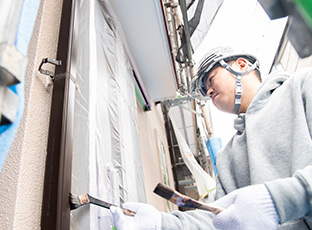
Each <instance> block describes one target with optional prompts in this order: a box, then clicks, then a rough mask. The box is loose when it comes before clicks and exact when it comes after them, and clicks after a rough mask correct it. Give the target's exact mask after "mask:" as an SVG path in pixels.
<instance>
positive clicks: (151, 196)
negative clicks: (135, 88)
mask: <svg viewBox="0 0 312 230" xmlns="http://www.w3.org/2000/svg"><path fill="white" fill-rule="evenodd" d="M138 122H139V134H140V141H141V150H142V160H143V171H144V180H145V181H144V182H145V190H146V198H147V203H148V204H151V205H153V206H154V207H156V208H157V209H158V210H159V211H168V210H167V205H166V204H167V202H166V200H165V199H163V198H161V197H160V196H158V195H157V194H155V193H153V190H154V188H155V187H156V185H157V184H158V183H159V182H162V183H164V181H163V179H162V175H161V167H160V153H159V150H158V143H157V136H156V135H157V134H156V133H158V134H159V139H160V140H161V141H162V142H163V144H164V146H165V153H166V154H165V155H166V163H167V169H168V174H169V182H170V185H171V186H170V187H171V188H174V181H173V175H172V169H171V168H172V167H171V162H170V156H169V149H168V143H167V137H166V130H165V125H164V119H163V114H162V111H161V106H160V104H158V105H157V106H155V104H153V106H152V110H151V111H149V112H143V110H142V108H141V107H139V106H138ZM174 209H177V207H176V206H175V207H174Z"/></svg>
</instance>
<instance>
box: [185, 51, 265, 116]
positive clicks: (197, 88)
mask: <svg viewBox="0 0 312 230" xmlns="http://www.w3.org/2000/svg"><path fill="white" fill-rule="evenodd" d="M240 57H241V58H244V59H246V60H247V61H248V62H249V63H250V66H249V68H248V69H247V70H246V71H243V72H237V71H235V70H233V69H232V67H231V66H230V65H228V64H227V62H228V61H231V60H236V59H237V58H240ZM218 66H222V67H223V68H226V69H227V70H228V71H230V72H231V73H233V74H234V75H235V76H236V90H235V106H234V111H233V113H235V114H237V113H238V109H239V106H240V104H241V95H242V89H243V88H242V83H241V77H242V76H243V75H245V74H248V73H250V72H251V71H253V70H254V69H256V68H259V61H258V59H257V58H255V57H254V56H253V55H250V54H246V53H234V51H233V50H232V49H231V48H230V47H227V46H224V47H217V48H215V49H212V50H210V51H209V52H208V53H207V54H206V55H205V57H204V58H203V59H202V61H201V62H200V66H199V68H198V71H197V73H196V75H195V77H194V78H193V79H192V80H191V83H190V94H191V95H192V96H194V97H198V96H201V97H204V98H205V99H208V98H209V97H208V96H207V91H208V89H207V85H206V82H207V78H208V75H209V73H210V71H211V70H213V69H214V68H216V67H218Z"/></svg>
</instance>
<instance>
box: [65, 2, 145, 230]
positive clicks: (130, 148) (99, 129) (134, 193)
mask: <svg viewBox="0 0 312 230" xmlns="http://www.w3.org/2000/svg"><path fill="white" fill-rule="evenodd" d="M119 28H120V27H119V24H118V21H117V20H116V18H115V16H114V13H113V11H112V10H111V8H110V5H109V2H107V1H101V0H95V1H92V0H77V1H76V4H75V20H74V32H73V45H72V51H71V53H72V58H71V63H70V64H71V69H70V73H71V75H72V79H75V84H73V82H71V84H72V86H71V87H70V96H69V101H70V102H69V103H71V104H70V105H69V108H70V110H72V111H73V112H72V113H73V117H70V118H69V119H73V121H72V122H73V127H72V133H73V137H72V140H71V141H72V151H73V165H72V186H71V192H72V193H73V194H76V195H79V194H82V193H86V192H87V193H89V194H90V195H91V196H94V197H97V198H99V199H102V200H105V201H108V202H111V203H115V204H117V205H119V203H122V202H124V201H129V200H131V201H139V202H145V201H146V195H145V189H144V180H143V169H142V163H141V161H142V160H141V151H140V144H139V136H138V124H137V105H136V97H135V88H134V87H135V85H134V79H133V75H132V69H131V68H130V65H129V62H128V59H127V57H126V55H125V51H124V46H123V41H122V39H121V38H120V37H121V36H119V33H120V32H121V31H119ZM73 85H74V86H73ZM112 226H113V223H112V218H111V215H110V212H109V210H107V209H104V208H101V207H98V206H93V205H85V206H83V207H81V208H79V209H77V210H73V211H71V229H75V230H77V229H81V230H87V229H92V230H94V229H112Z"/></svg>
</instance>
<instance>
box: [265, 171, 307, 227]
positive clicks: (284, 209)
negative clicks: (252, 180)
mask: <svg viewBox="0 0 312 230" xmlns="http://www.w3.org/2000/svg"><path fill="white" fill-rule="evenodd" d="M266 186H267V187H268V189H269V191H270V193H271V196H272V198H273V201H274V203H275V206H276V209H277V212H278V214H279V217H280V221H281V224H283V223H285V222H287V221H290V220H295V219H298V218H301V217H304V216H306V217H307V218H308V219H309V220H312V215H311V206H312V193H311V188H312V166H307V167H306V168H304V169H302V170H299V171H297V172H296V173H295V174H294V176H293V177H291V178H283V179H278V180H274V181H271V182H268V183H266Z"/></svg>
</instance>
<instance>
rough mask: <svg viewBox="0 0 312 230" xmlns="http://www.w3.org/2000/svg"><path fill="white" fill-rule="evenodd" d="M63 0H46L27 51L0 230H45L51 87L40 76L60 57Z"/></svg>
mask: <svg viewBox="0 0 312 230" xmlns="http://www.w3.org/2000/svg"><path fill="white" fill-rule="evenodd" d="M61 8H62V0H42V1H41V4H40V8H39V11H38V16H37V20H36V23H35V27H34V31H33V35H32V39H31V41H30V44H29V49H28V55H27V56H28V66H27V70H26V74H25V107H24V114H23V118H22V121H21V123H20V127H19V130H18V132H17V134H16V137H15V140H14V142H13V144H12V147H11V149H10V151H9V154H8V156H7V159H6V162H5V163H4V166H3V169H2V171H1V174H0V198H1V200H2V202H1V205H0V229H23V230H26V229H31V230H33V229H40V219H41V203H42V191H43V179H44V168H45V160H46V150H47V136H48V129H49V117H50V107H51V96H52V87H47V86H48V84H47V83H49V81H48V79H47V78H46V77H45V76H44V75H41V74H40V73H39V72H38V66H39V65H40V63H41V60H42V58H45V57H51V58H55V57H56V49H57V42H58V34H59V25H60V15H61V10H60V9H61Z"/></svg>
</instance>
